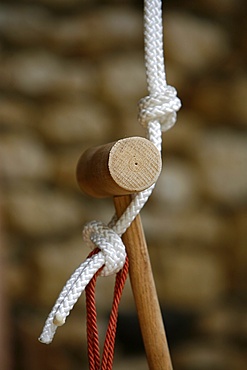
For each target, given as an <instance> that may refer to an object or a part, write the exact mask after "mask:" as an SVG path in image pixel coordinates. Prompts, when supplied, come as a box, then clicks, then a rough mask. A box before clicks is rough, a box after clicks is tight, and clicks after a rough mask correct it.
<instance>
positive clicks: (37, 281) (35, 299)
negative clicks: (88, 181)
mask: <svg viewBox="0 0 247 370" xmlns="http://www.w3.org/2000/svg"><path fill="white" fill-rule="evenodd" d="M164 3H165V4H164V5H165V7H164V8H165V11H164V27H165V58H166V71H167V79H168V83H169V84H171V85H174V86H175V87H176V88H177V90H178V95H179V97H180V98H181V99H182V102H183V108H182V110H181V111H180V112H179V114H178V123H177V125H176V126H175V127H174V128H172V129H171V130H170V131H169V132H167V133H165V134H164V135H163V139H164V140H163V171H162V174H161V176H160V179H159V181H158V184H157V187H156V190H155V191H154V193H153V195H152V198H151V199H150V201H149V202H148V204H147V205H146V207H145V209H144V210H143V211H142V218H143V223H144V227H145V232H146V236H147V240H148V245H149V249H150V255H151V260H152V265H153V270H154V275H155V279H156V283H157V289H158V293H159V297H160V302H161V306H162V308H164V311H165V320H166V317H167V321H166V324H167V329H168V340H169V342H170V347H171V352H172V357H173V362H174V368H175V369H176V370H207V369H208V370H209V369H210V370H223V369H224V370H230V369H231V370H232V369H234V370H244V369H245V368H246V358H245V349H246V342H247V335H246V334H247V315H246V262H247V250H246V243H247V207H246V200H247V174H246V169H247V130H246V128H247V103H246V101H247V73H246V57H247V49H246V38H247V29H246V15H247V14H246V13H247V12H246V3H245V1H244V0H242V1H241V0H217V1H216V0H198V1H196V2H195V1H190V0H184V1H179V0H174V1H165V2H164ZM0 33H1V43H0V53H1V58H0V89H1V98H0V135H1V136H0V173H1V193H2V197H1V210H2V215H3V221H4V233H5V238H4V241H5V244H4V249H5V251H4V252H5V255H7V259H6V262H5V263H6V266H7V267H6V271H7V272H6V274H5V275H6V276H5V282H6V283H5V288H6V289H5V290H6V292H7V297H5V299H7V301H8V307H9V322H10V325H9V334H10V335H9V336H10V338H11V340H10V345H11V357H12V358H13V361H12V362H13V369H14V370H22V369H25V370H31V369H32V370H41V369H42V370H43V369H44V368H45V369H47V370H49V369H51V370H65V369H66V370H68V369H70V370H72V369H73V370H77V369H78V370H79V369H82V368H87V365H86V364H87V360H86V338H85V301H84V298H82V299H81V300H80V301H79V303H78V304H77V305H76V307H75V309H74V310H73V312H72V314H71V316H70V317H69V319H68V320H67V323H66V325H65V326H64V327H63V328H61V329H59V330H58V333H57V335H56V337H55V340H54V343H53V344H52V345H50V346H45V345H42V344H40V343H39V342H38V341H37V337H38V336H39V334H40V332H41V329H42V325H43V323H44V320H45V318H46V316H47V314H48V312H49V310H50V308H51V306H52V305H53V303H54V301H55V299H56V297H57V294H58V293H59V291H60V289H61V288H62V286H63V284H64V282H65V281H66V279H67V278H68V277H69V275H70V274H71V273H72V271H73V270H74V269H75V268H76V267H77V266H78V264H79V263H80V262H81V261H83V260H84V258H85V257H86V255H87V254H88V252H89V251H88V250H86V248H85V246H84V245H83V242H82V238H81V229H82V226H83V224H84V223H85V222H87V221H90V220H92V219H99V220H102V221H104V222H108V221H109V220H110V218H111V216H112V214H113V205H112V202H111V200H109V199H106V200H94V199H90V198H88V197H85V196H83V195H82V194H81V193H80V191H79V188H78V186H77V184H76V181H75V167H76V164H77V161H78V158H79V156H80V154H81V153H82V152H83V150H84V149H85V148H87V147H90V146H93V145H100V144H102V143H106V142H110V141H115V140H117V139H119V138H122V137H127V136H134V135H141V136H144V135H145V133H144V132H143V129H142V128H141V127H139V125H138V123H137V119H136V116H137V102H138V101H139V99H140V98H142V97H144V96H145V95H146V94H147V92H146V81H145V70H144V61H143V35H142V2H141V1H129V0H127V1H124V0H122V1H121V0H119V1H114V0H112V1H106V0H105V1H99V0H93V1H89V0H36V1H34V0H33V1H32V0H26V1H24V0H22V1H20V0H19V1H18V0H2V1H1V5H0ZM98 287H99V289H98V292H97V304H98V310H99V325H100V333H101V337H102V339H103V333H104V329H105V325H106V320H107V315H108V312H109V310H110V304H111V296H112V289H113V279H111V278H105V279H101V280H100V281H99V283H98ZM120 312H121V315H123V316H122V317H124V318H125V319H126V320H127V321H126V325H125V330H126V331H127V332H131V329H132V327H131V325H130V322H128V317H131V318H133V317H134V315H135V308H134V303H133V299H132V294H131V290H130V287H129V283H128V284H127V287H126V289H125V293H124V296H123V299H122V302H121V308H120ZM120 318H121V316H120ZM133 327H134V326H133ZM131 335H132V334H131ZM133 335H134V333H133ZM126 346H127V344H126V343H124V339H122V341H121V340H118V345H117V350H116V352H117V355H116V362H115V364H116V366H115V368H116V370H121V369H124V368H127V367H128V368H129V369H135V370H137V369H142V370H143V369H147V365H146V362H145V358H144V355H143V353H142V352H138V348H137V344H136V351H135V348H134V351H133V348H132V352H135V353H134V355H133V353H132V356H131V357H130V356H127V354H128V348H126ZM127 347H128V346H127ZM134 347H135V346H134ZM6 370H7V369H6Z"/></svg>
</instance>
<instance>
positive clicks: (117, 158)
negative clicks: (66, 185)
mask: <svg viewBox="0 0 247 370" xmlns="http://www.w3.org/2000/svg"><path fill="white" fill-rule="evenodd" d="M160 171H161V157H160V152H159V151H158V149H157V148H156V146H155V145H154V144H153V143H151V142H150V141H149V140H147V139H145V138H143V137H130V138H126V139H121V140H118V141H116V142H114V143H109V144H106V145H102V146H99V147H96V148H90V149H88V150H86V152H84V153H83V155H82V156H81V158H80V159H79V162H78V165H77V171H76V175H77V181H78V184H79V186H80V188H81V190H82V191H83V192H84V193H86V194H89V195H91V196H94V197H97V198H100V197H107V196H113V195H125V194H132V193H135V192H139V191H142V190H144V189H147V188H148V187H150V186H151V185H152V184H154V183H155V182H156V180H157V178H158V177H159V174H160Z"/></svg>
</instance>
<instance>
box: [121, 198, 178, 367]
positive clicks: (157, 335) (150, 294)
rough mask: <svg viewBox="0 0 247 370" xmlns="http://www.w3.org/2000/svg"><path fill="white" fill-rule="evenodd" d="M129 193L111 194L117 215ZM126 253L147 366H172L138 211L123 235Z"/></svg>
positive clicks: (123, 206)
mask: <svg viewBox="0 0 247 370" xmlns="http://www.w3.org/2000/svg"><path fill="white" fill-rule="evenodd" d="M130 202H131V196H128V195H127V196H119V197H114V204H115V208H116V213H117V216H118V217H120V216H121V215H122V213H123V212H124V211H125V210H126V208H127V207H128V205H129V203H130ZM123 242H124V244H125V246H126V250H127V254H128V257H129V266H130V267H129V268H130V271H129V273H130V281H131V286H132V290H133V295H134V299H135V304H136V309H137V313H138V318H139V323H140V328H141V332H142V338H143V342H144V347H145V351H146V356H147V361H148V365H149V369H150V370H172V364H171V359H170V354H169V349H168V345H167V340H166V334H165V329H164V325H163V320H162V315H161V311H160V306H159V301H158V297H157V292H156V288H155V283H154V279H153V274H152V268H151V263H150V259H149V253H148V249H147V245H146V240H145V236H144V232H143V228H142V223H141V218H140V216H139V215H138V216H137V217H136V219H135V220H134V221H133V222H132V224H131V225H130V227H129V228H128V229H127V231H126V232H125V234H124V235H123Z"/></svg>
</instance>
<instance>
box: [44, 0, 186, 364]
mask: <svg viewBox="0 0 247 370" xmlns="http://www.w3.org/2000/svg"><path fill="white" fill-rule="evenodd" d="M144 40H145V64H146V76H147V85H148V93H149V95H148V96H147V97H145V98H143V99H142V100H141V101H140V103H139V115H138V120H139V122H140V124H141V125H142V126H144V127H145V128H146V130H147V138H148V139H149V140H150V141H152V142H153V143H154V145H155V146H156V147H157V148H158V149H159V150H160V151H161V144H162V138H161V131H166V130H168V129H169V128H171V127H172V126H173V125H174V123H175V122H176V112H177V111H178V110H179V108H180V106H181V103H180V100H179V99H178V98H177V95H176V90H175V88H173V87H171V86H168V85H167V83H166V74H165V69H164V57H163V27H162V2H161V0H145V1H144ZM153 188H154V185H152V186H151V187H150V188H149V189H147V190H145V191H142V192H140V193H138V194H136V195H135V196H134V197H133V200H132V202H131V204H130V205H129V206H128V208H127V209H126V211H125V212H124V213H123V215H122V216H121V217H120V218H119V219H117V218H116V216H114V217H113V218H112V220H111V221H110V223H109V224H108V226H107V225H104V224H103V223H101V222H97V221H92V222H90V223H88V224H87V225H85V227H84V229H83V239H84V241H85V242H86V244H87V245H89V247H90V248H92V249H93V253H91V254H90V255H89V256H88V258H87V259H86V260H85V261H84V262H83V263H82V264H81V265H80V266H79V267H78V268H77V269H76V270H75V272H74V273H73V274H72V275H71V277H70V279H69V280H68V281H67V283H66V284H65V286H64V288H63V289H62V291H61V293H60V295H59V297H58V299H57V301H56V303H55V305H54V307H53V308H52V310H51V312H50V314H49V316H48V318H47V320H46V322H45V326H44V328H43V331H42V334H41V336H40V338H39V340H40V341H41V342H43V343H50V342H51V341H52V339H53V337H54V334H55V332H56V329H57V327H58V326H61V325H63V324H64V323H65V320H66V317H67V316H68V315H69V313H70V311H71V310H72V308H73V306H74V304H75V303H76V302H77V300H78V298H79V297H80V295H81V293H82V292H83V291H84V290H85V289H86V300H87V303H86V304H87V315H88V316H87V322H88V326H87V335H88V356H89V363H90V370H96V369H97V370H98V369H100V352H99V337H98V330H97V313H96V305H95V284H96V279H97V276H98V275H101V276H108V275H111V274H117V276H116V283H115V291H114V297H113V305H112V312H111V315H110V319H109V326H108V330H107V333H106V339H105V346H104V350H103V359H102V365H101V369H103V370H110V369H111V368H112V362H113V353H114V342H115V333H116V323H117V312H118V305H119V301H120V297H121V293H122V289H123V286H124V282H125V280H126V276H127V271H128V260H127V259H126V252H125V247H124V245H123V243H122V240H121V236H122V235H123V234H124V232H125V231H126V229H127V228H128V227H129V226H130V225H131V223H132V221H133V220H134V219H135V218H136V216H137V215H138V214H139V212H140V210H141V209H142V207H143V206H144V204H145V203H146V202H147V200H148V198H149V196H150V195H151V193H152V191H153Z"/></svg>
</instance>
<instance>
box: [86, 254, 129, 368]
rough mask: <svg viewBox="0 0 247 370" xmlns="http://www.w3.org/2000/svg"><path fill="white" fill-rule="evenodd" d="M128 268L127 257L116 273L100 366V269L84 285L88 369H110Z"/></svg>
mask: <svg viewBox="0 0 247 370" xmlns="http://www.w3.org/2000/svg"><path fill="white" fill-rule="evenodd" d="M95 253H98V250H97V249H96V250H94V251H93V252H92V253H91V254H90V256H91V255H93V254H95ZM102 268H103V267H102ZM128 270H129V261H128V257H127V258H126V261H125V264H124V267H123V268H122V270H120V271H119V272H118V273H117V275H116V281H115V288H114V296H113V302H112V309H111V314H110V318H109V323H108V328H107V331H106V336H105V343H104V348H103V355H102V364H101V366H100V347H99V334H98V327H97V310H96V300H95V287H96V280H97V276H98V275H99V271H100V270H99V271H98V272H97V273H96V274H95V275H94V277H93V278H92V279H91V281H90V283H89V284H88V285H87V287H86V310H87V341H88V360H89V370H112V366H113V358H114V348H115V338H116V330H117V319H118V307H119V303H120V299H121V296H122V292H123V288H124V285H125V281H126V278H127V275H128Z"/></svg>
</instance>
